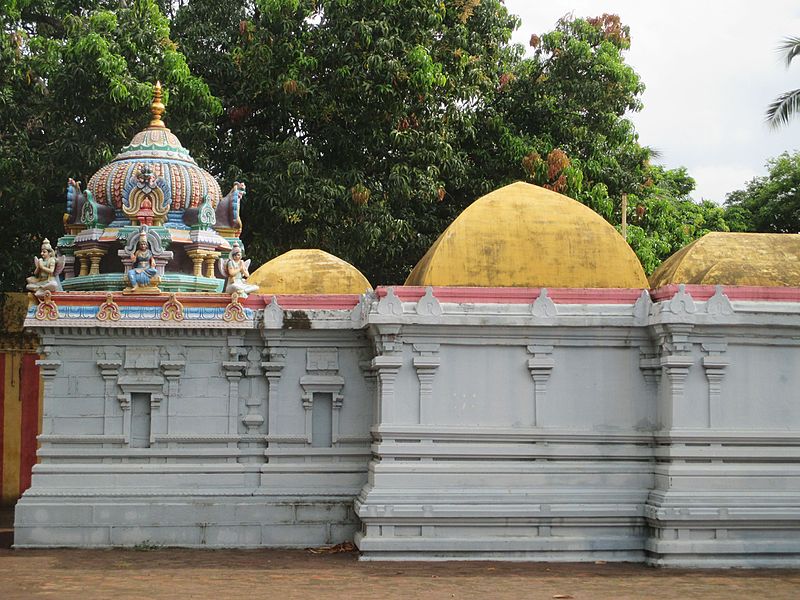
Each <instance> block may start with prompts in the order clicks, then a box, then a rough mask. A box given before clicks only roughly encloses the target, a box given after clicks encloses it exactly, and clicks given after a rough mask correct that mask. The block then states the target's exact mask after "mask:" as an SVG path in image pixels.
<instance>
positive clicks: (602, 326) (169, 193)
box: [15, 90, 800, 567]
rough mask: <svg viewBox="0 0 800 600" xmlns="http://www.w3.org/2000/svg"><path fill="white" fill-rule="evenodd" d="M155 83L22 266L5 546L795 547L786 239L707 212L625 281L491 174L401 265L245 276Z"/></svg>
mask: <svg viewBox="0 0 800 600" xmlns="http://www.w3.org/2000/svg"><path fill="white" fill-rule="evenodd" d="M159 94H160V91H158V90H157V92H156V99H155V101H154V104H153V110H152V112H153V115H152V121H151V123H150V125H149V126H148V127H147V128H146V129H145V130H144V131H142V132H141V133H139V134H137V135H136V136H135V138H134V140H133V141H132V142H131V144H130V145H129V146H127V147H126V148H124V149H123V151H122V152H121V153H120V154H119V155H118V156H117V157H116V158H115V159H114V160H113V161H112V162H111V163H110V164H109V165H107V166H105V167H103V168H101V169H100V171H98V173H97V174H96V175H95V176H94V177H93V178H92V180H91V181H90V182H89V185H88V186H87V187H86V190H85V191H81V190H80V186H79V185H78V184H77V183H76V182H73V181H70V184H69V189H68V204H67V206H68V210H67V215H66V217H65V227H66V234H65V235H64V236H63V237H62V238H60V239H59V241H58V244H57V250H58V252H59V254H60V256H59V257H55V256H52V253H51V252H49V251H46V249H43V252H42V259H40V263H41V264H42V265H44V267H43V270H40V272H39V273H38V274H37V275H36V276H35V277H37V278H38V279H35V280H34V281H33V282H32V283H31V285H37V286H39V287H35V289H32V290H31V291H35V292H36V296H35V297H32V301H31V304H30V307H29V310H28V315H27V318H26V322H25V324H26V327H27V328H28V330H29V331H31V332H36V333H37V334H38V335H39V338H40V340H41V359H40V360H39V362H38V364H39V366H40V369H41V372H42V377H43V385H44V419H43V431H42V434H41V436H40V437H39V443H40V450H39V454H38V456H39V464H37V465H36V466H35V467H34V470H33V479H32V485H31V487H30V488H29V489H28V490H27V491H26V492H25V494H24V495H23V496H22V498H21V500H20V501H19V503H18V505H17V507H16V523H15V545H16V546H17V547H20V548H30V547H48V546H72V547H110V546H135V545H140V544H148V545H163V546H187V547H208V548H221V547H240V548H253V547H307V546H315V545H323V544H335V543H340V542H344V541H348V540H354V541H355V543H356V544H357V546H358V548H359V550H360V551H361V556H362V558H363V559H366V560H391V559H410V558H413V559H425V560H436V559H443V558H459V559H487V558H488V559H510V560H569V561H595V560H615V561H646V562H648V563H651V564H655V565H667V566H748V567H749V566H793V567H797V566H800V459H799V458H798V457H800V396H798V391H797V390H798V389H800V271H798V269H797V264H798V260H797V259H798V256H799V255H800V236H797V235H780V236H765V235H761V234H720V233H715V234H708V235H707V236H706V237H704V238H701V239H700V240H698V241H697V242H695V243H694V244H692V245H690V246H688V247H687V248H685V249H684V250H681V251H680V252H678V253H677V254H676V255H675V256H673V257H672V258H671V259H669V260H668V261H666V262H665V263H664V264H663V265H662V266H661V268H660V269H659V270H658V271H657V272H656V273H655V274H654V275H653V276H652V277H651V278H650V282H649V283H648V280H647V278H646V276H645V273H644V271H643V270H642V267H641V265H640V263H639V261H638V260H637V258H636V256H635V254H634V253H633V251H632V250H631V248H630V247H629V246H628V244H627V243H626V242H625V240H624V239H623V238H622V237H621V236H620V235H619V234H618V233H617V231H616V230H615V229H614V228H613V227H611V226H610V225H609V224H608V223H606V222H605V221H604V220H603V219H602V218H601V217H600V216H598V215H597V214H595V213H594V212H593V211H591V210H590V209H589V208H587V207H585V206H583V205H581V204H580V203H578V202H576V201H574V200H571V199H570V198H567V197H565V196H562V195H560V194H557V193H555V192H552V191H549V190H546V189H543V188H540V187H537V186H534V185H530V184H527V183H514V184H511V185H509V186H506V187H503V188H500V189H498V190H495V191H493V192H491V193H490V194H487V195H486V196H484V197H482V198H479V199H476V201H475V202H474V203H473V204H472V205H471V206H469V207H468V208H467V209H466V210H465V211H464V212H463V213H462V214H461V215H460V216H459V217H458V218H457V219H456V220H455V221H454V222H453V223H452V224H451V225H450V227H449V228H448V229H447V230H446V231H445V232H444V233H443V234H442V235H441V236H440V237H439V239H438V240H437V241H436V242H435V243H434V244H433V246H432V247H431V248H430V250H429V251H428V252H427V253H426V254H425V256H424V257H421V260H420V262H419V263H418V264H417V266H416V267H415V268H414V269H413V271H412V272H411V274H410V275H409V277H408V280H407V281H406V282H405V284H404V285H402V286H394V287H382V286H378V287H376V288H375V289H372V286H371V284H370V283H369V282H368V281H367V280H366V279H365V278H364V276H363V275H362V274H361V273H360V272H359V271H358V270H357V269H356V268H355V267H354V266H352V265H349V264H348V263H346V262H344V261H342V260H340V259H338V258H337V257H334V256H331V255H330V254H327V253H325V252H322V251H321V250H314V249H310V250H292V251H290V252H288V253H286V254H284V255H281V256H279V257H276V258H274V259H273V260H271V261H269V262H268V263H266V264H264V265H262V266H261V267H260V268H258V269H252V272H251V269H250V266H249V262H248V261H247V260H246V259H245V258H244V256H243V254H244V248H243V245H242V244H241V242H240V240H239V239H238V235H239V233H240V231H241V227H242V223H241V220H240V218H239V207H240V204H241V201H242V197H243V194H244V189H245V188H244V185H242V184H238V183H237V184H236V185H235V186H234V189H233V190H232V191H231V193H230V194H228V195H227V196H225V197H222V196H221V194H220V190H219V186H218V185H217V184H216V183H215V182H214V180H213V178H212V177H211V176H210V175H209V174H208V173H207V172H205V171H203V170H202V169H200V168H199V167H198V166H197V165H196V164H195V163H194V161H193V160H192V159H191V157H190V156H189V154H188V152H186V150H185V149H183V148H182V146H181V144H180V142H179V141H178V140H177V139H176V138H175V137H174V136H173V135H172V134H171V133H170V132H169V130H168V129H166V128H165V127H164V124H163V121H162V120H161V116H162V113H163V105H162V104H161V101H160V96H159ZM48 261H49V262H48ZM59 261H61V267H62V272H61V273H60V274H57V273H56V274H53V273H54V272H55V271H57V270H59V269H58V265H59ZM40 263H37V265H38V264H40ZM51 271H52V272H51ZM197 292H202V293H197Z"/></svg>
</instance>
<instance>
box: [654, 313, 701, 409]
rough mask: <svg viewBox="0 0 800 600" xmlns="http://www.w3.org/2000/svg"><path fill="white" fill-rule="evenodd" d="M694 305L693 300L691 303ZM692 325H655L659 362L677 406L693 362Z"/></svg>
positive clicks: (673, 404) (673, 403)
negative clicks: (659, 350)
mask: <svg viewBox="0 0 800 600" xmlns="http://www.w3.org/2000/svg"><path fill="white" fill-rule="evenodd" d="M690 298H691V297H690ZM691 305H692V307H694V302H693V301H692V303H691ZM692 329H693V326H692V325H691V324H689V323H672V324H667V325H659V326H657V327H656V331H657V334H658V342H659V347H660V349H661V358H660V360H659V364H660V365H661V368H662V369H663V372H664V373H666V375H667V378H668V380H669V392H668V393H669V395H670V396H671V398H672V406H679V403H680V401H681V399H682V398H683V390H684V386H685V384H686V377H687V376H688V375H689V369H690V368H691V366H692V364H694V358H693V357H692V346H693V344H692V340H691V333H692Z"/></svg>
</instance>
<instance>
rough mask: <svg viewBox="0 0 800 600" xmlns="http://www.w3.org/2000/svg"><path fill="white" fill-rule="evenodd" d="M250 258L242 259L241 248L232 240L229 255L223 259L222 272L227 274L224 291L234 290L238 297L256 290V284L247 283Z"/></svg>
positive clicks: (231, 291)
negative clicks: (223, 266)
mask: <svg viewBox="0 0 800 600" xmlns="http://www.w3.org/2000/svg"><path fill="white" fill-rule="evenodd" d="M249 269H250V260H249V259H248V260H242V249H241V247H240V246H239V244H237V243H236V242H234V244H233V248H232V249H231V254H230V257H229V258H228V260H227V261H225V268H224V269H222V272H223V273H224V274H225V275H226V276H227V278H228V283H227V285H226V286H225V293H226V294H232V293H234V292H236V293H237V294H239V297H240V298H247V294H252V293H253V292H257V291H258V286H257V285H251V284H249V283H247V278H248V277H250V271H249Z"/></svg>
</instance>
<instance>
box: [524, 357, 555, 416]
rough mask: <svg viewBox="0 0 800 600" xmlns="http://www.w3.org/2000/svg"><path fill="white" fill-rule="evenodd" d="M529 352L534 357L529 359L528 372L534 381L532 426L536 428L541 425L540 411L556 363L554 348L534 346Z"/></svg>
mask: <svg viewBox="0 0 800 600" xmlns="http://www.w3.org/2000/svg"><path fill="white" fill-rule="evenodd" d="M528 352H529V353H530V354H532V355H533V357H532V358H530V359H528V370H529V371H530V373H531V378H532V379H533V423H531V425H532V426H534V427H536V426H538V425H539V424H540V423H539V409H540V408H541V406H542V403H543V402H544V400H545V396H546V395H547V382H548V380H549V379H550V374H551V373H552V372H553V367H555V364H556V363H555V361H554V360H553V356H552V353H553V346H547V345H542V344H532V345H530V346H528Z"/></svg>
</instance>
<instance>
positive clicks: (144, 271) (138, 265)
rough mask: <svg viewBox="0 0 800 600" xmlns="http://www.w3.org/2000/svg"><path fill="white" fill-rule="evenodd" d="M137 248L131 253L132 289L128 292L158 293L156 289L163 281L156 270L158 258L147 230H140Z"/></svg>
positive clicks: (129, 278) (128, 273) (130, 275)
mask: <svg viewBox="0 0 800 600" xmlns="http://www.w3.org/2000/svg"><path fill="white" fill-rule="evenodd" d="M138 236H139V239H138V240H137V242H136V248H135V249H134V250H132V251H130V258H131V259H132V262H131V268H130V269H128V271H127V278H128V282H129V283H130V287H128V288H127V289H126V291H130V292H134V291H148V292H150V291H158V288H157V287H156V286H157V285H158V283H159V282H160V281H161V278H160V277H159V276H158V270H157V269H156V257H155V254H154V252H153V250H152V249H151V247H150V241H149V240H148V239H147V228H146V227H142V228H141V229H140V230H139V234H138Z"/></svg>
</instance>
